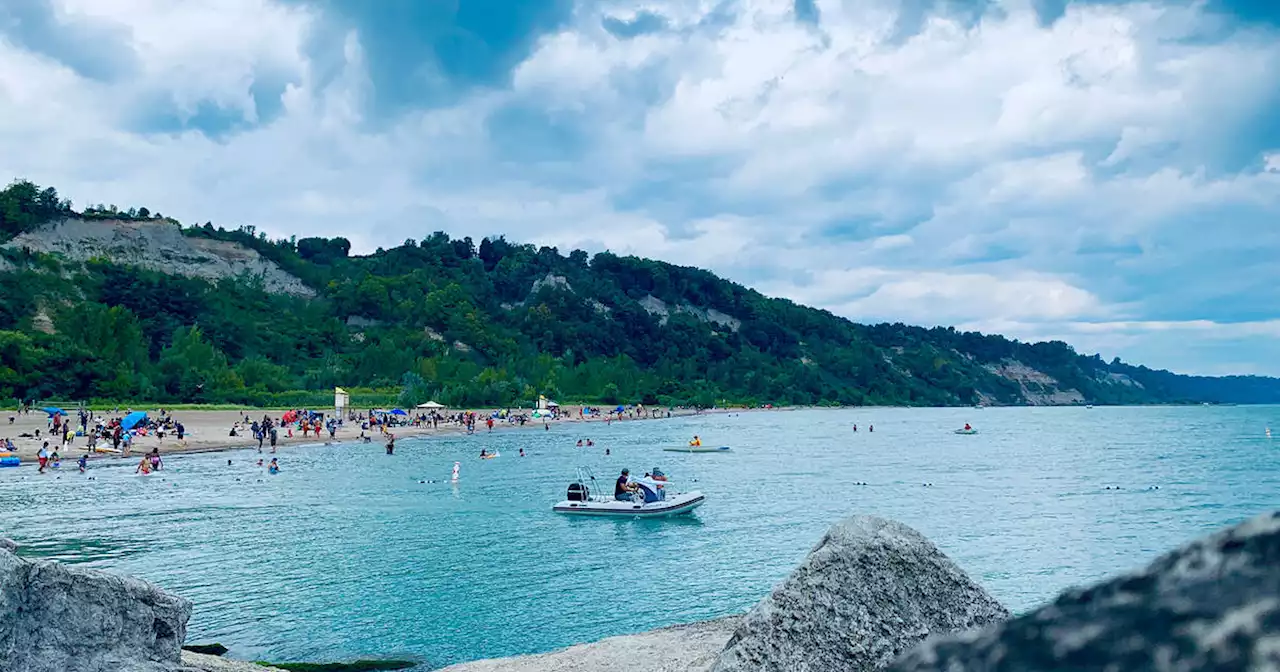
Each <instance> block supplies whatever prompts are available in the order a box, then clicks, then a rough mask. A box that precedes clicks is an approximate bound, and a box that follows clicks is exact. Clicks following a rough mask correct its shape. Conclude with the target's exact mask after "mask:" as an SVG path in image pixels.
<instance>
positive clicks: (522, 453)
mask: <svg viewBox="0 0 1280 672" xmlns="http://www.w3.org/2000/svg"><path fill="white" fill-rule="evenodd" d="M520 457H524V448H521V449H520Z"/></svg>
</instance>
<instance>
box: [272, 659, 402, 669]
mask: <svg viewBox="0 0 1280 672" xmlns="http://www.w3.org/2000/svg"><path fill="white" fill-rule="evenodd" d="M255 662H256V663H257V664H258V665H265V666H267V667H278V668H280V669H282V670H289V672H378V671H380V670H407V669H409V668H411V667H417V666H418V665H419V663H417V662H414V661H411V660H357V661H354V662H350V663H266V662H263V661H260V660H259V661H255Z"/></svg>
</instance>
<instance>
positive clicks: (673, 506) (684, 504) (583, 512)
mask: <svg viewBox="0 0 1280 672" xmlns="http://www.w3.org/2000/svg"><path fill="white" fill-rule="evenodd" d="M706 500H707V498H706V497H705V496H703V494H702V493H701V492H688V493H684V494H681V495H675V496H673V497H672V498H671V499H664V500H662V501H660V502H651V503H648V504H640V503H637V502H617V501H610V502H575V501H570V500H565V501H563V502H560V503H559V504H556V505H555V506H553V507H551V510H552V511H555V512H556V513H563V514H567V515H571V516H614V517H620V518H666V517H669V516H680V515H684V514H687V513H691V512H692V511H693V510H694V509H696V508H698V507H699V506H702V503H703V502H705V501H706Z"/></svg>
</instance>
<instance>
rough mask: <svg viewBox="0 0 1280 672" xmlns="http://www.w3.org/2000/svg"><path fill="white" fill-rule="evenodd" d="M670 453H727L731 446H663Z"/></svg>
mask: <svg viewBox="0 0 1280 672" xmlns="http://www.w3.org/2000/svg"><path fill="white" fill-rule="evenodd" d="M663 450H665V451H667V452H668V453H727V452H729V446H679V447H677V448H663Z"/></svg>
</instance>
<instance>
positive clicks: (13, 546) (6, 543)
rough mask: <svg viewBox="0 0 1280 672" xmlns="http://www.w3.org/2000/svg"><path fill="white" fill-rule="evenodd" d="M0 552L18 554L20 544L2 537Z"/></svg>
mask: <svg viewBox="0 0 1280 672" xmlns="http://www.w3.org/2000/svg"><path fill="white" fill-rule="evenodd" d="M0 551H9V552H10V553H17V552H18V544H17V542H15V541H14V540H12V539H5V538H4V537H0Z"/></svg>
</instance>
